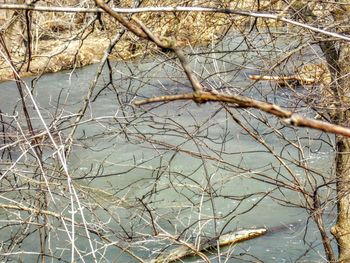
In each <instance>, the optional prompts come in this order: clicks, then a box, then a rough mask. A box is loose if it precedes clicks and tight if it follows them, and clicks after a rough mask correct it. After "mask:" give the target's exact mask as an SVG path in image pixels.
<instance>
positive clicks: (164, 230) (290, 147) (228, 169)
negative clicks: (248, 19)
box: [0, 39, 335, 262]
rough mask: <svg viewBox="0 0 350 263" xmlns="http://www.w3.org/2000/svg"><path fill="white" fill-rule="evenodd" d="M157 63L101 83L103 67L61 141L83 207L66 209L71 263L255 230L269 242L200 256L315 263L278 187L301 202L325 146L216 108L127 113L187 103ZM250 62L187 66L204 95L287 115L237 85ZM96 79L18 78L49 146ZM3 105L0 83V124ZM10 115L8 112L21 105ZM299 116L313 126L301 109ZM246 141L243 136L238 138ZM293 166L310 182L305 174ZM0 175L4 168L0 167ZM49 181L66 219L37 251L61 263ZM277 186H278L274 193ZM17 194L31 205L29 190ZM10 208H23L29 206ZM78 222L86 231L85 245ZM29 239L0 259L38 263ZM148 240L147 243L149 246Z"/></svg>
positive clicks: (64, 248)
mask: <svg viewBox="0 0 350 263" xmlns="http://www.w3.org/2000/svg"><path fill="white" fill-rule="evenodd" d="M254 41H257V43H258V42H259V40H254ZM238 43H240V44H238ZM245 47H246V45H245V44H242V43H241V42H240V40H239V39H238V40H237V39H236V40H234V41H227V42H224V43H223V44H222V46H221V47H220V46H219V47H218V48H219V49H220V48H221V49H223V50H239V49H244V48H245ZM266 48H268V46H266ZM202 50H203V49H197V50H193V52H194V53H196V52H200V51H202ZM169 56H170V57H169V60H168V59H164V58H160V57H153V58H149V59H146V60H144V61H135V62H129V63H122V62H118V63H115V64H114V65H113V82H112V83H113V85H111V83H109V75H108V74H107V70H106V69H105V74H104V75H103V79H102V80H100V81H99V82H98V85H97V87H96V89H95V90H94V92H93V96H92V99H93V100H92V101H91V103H90V104H89V107H88V108H87V112H86V114H85V117H84V118H83V120H82V121H83V122H82V124H81V125H79V127H78V129H77V131H76V133H75V135H74V138H75V143H74V144H73V147H72V152H71V154H70V156H69V158H68V160H67V164H68V170H69V173H70V175H71V177H72V178H73V184H74V186H75V189H76V191H77V192H78V194H79V197H80V202H81V205H82V206H83V208H84V210H83V211H84V213H83V214H82V213H80V212H79V209H78V203H77V201H76V200H75V201H74V202H73V203H74V204H75V209H77V211H78V212H77V213H76V215H75V218H74V220H76V222H78V225H77V226H76V228H75V231H76V239H75V245H76V252H75V257H76V258H79V260H78V261H79V262H83V261H85V262H93V258H94V255H93V254H92V253H91V252H90V251H91V250H95V257H96V258H100V262H136V259H135V258H133V257H132V256H130V254H128V253H127V252H125V251H124V252H123V251H122V250H121V248H122V249H125V248H127V249H129V250H130V251H132V252H133V253H135V254H137V255H138V256H139V257H141V258H143V259H145V260H146V259H151V258H153V257H155V256H156V255H157V253H158V252H161V250H162V249H164V248H166V247H167V245H169V244H172V243H174V239H176V238H177V237H179V238H180V240H182V241H188V242H194V240H197V241H198V237H199V236H202V237H204V236H215V235H216V234H218V233H221V232H227V231H229V230H234V229H240V228H251V227H262V226H266V227H268V228H271V229H272V231H271V232H269V234H267V235H265V236H263V237H260V238H257V239H254V240H250V241H246V242H243V243H240V244H238V245H237V246H235V247H234V249H226V252H228V253H227V254H224V255H223V256H221V258H220V259H218V258H217V254H216V256H212V259H213V261H214V262H223V261H224V260H227V262H247V261H248V262H251V261H253V262H260V261H263V262H294V261H297V260H298V262H326V260H325V258H324V253H323V250H322V243H321V239H320V236H319V233H318V232H317V229H316V227H315V225H314V224H313V222H312V220H311V219H310V220H309V219H308V214H307V213H306V211H305V210H304V209H302V208H300V207H298V206H303V205H305V202H306V201H305V199H304V197H303V196H302V195H301V194H300V193H298V192H295V191H292V190H291V189H288V185H292V186H295V182H296V180H298V181H299V185H300V186H301V187H304V189H305V190H306V191H309V190H310V188H311V187H312V186H314V185H317V183H318V182H322V177H321V176H320V175H318V173H320V174H321V175H323V176H328V177H329V180H331V179H332V165H331V163H332V158H333V157H332V148H331V147H330V146H329V145H328V144H327V143H325V142H327V141H329V140H332V138H329V137H327V136H326V135H322V134H320V133H319V132H317V131H313V130H312V131H311V130H310V131H309V130H306V129H300V130H296V129H293V128H291V127H284V126H283V125H282V124H281V122H280V121H279V120H277V119H275V118H273V117H271V116H267V115H265V114H262V113H261V112H259V111H256V110H247V109H234V108H231V109H229V111H230V112H231V113H232V115H233V116H234V118H236V120H239V121H240V123H241V125H239V124H238V123H237V122H235V121H234V120H233V117H232V116H230V114H229V113H228V111H227V109H224V108H223V107H222V106H221V105H219V104H216V103H206V104H204V105H196V104H195V103H192V102H188V101H176V102H171V103H168V104H160V105H159V104H157V105H151V104H150V105H145V106H143V107H141V108H136V107H134V106H133V104H132V102H133V101H134V100H137V99H140V98H145V97H152V96H159V95H168V94H178V93H182V92H189V91H190V88H189V83H188V81H186V79H185V77H184V74H183V72H182V71H181V70H180V68H179V65H178V64H174V62H173V61H172V60H171V59H170V58H171V54H169ZM256 57H257V53H256V52H251V53H248V54H246V55H245V57H242V53H239V52H238V53H234V52H232V53H230V54H225V55H224V56H223V55H220V57H219V55H215V54H212V55H210V56H201V57H197V56H193V60H192V62H191V65H192V66H193V67H194V68H195V71H196V73H197V74H198V75H200V76H201V79H202V80H203V83H204V84H205V85H206V86H208V87H213V88H220V87H225V90H226V91H228V92H237V91H239V92H241V93H243V94H247V95H249V96H252V97H254V98H257V99H261V100H266V101H269V102H273V103H278V104H281V105H284V106H286V107H288V106H293V105H294V103H295V100H294V95H295V91H290V90H288V89H282V90H276V89H275V87H274V86H271V85H267V84H256V85H254V86H252V85H251V83H250V82H248V81H247V76H248V75H249V74H254V73H256V68H259V67H262V61H261V59H256ZM96 69H97V65H93V66H89V67H86V68H84V69H79V70H75V71H74V72H60V73H55V74H47V75H44V76H42V77H41V78H40V79H39V80H38V81H37V82H36V81H34V82H31V81H30V79H26V83H27V84H28V86H29V87H30V88H31V89H32V92H33V95H34V97H35V100H36V102H37V104H38V105H39V107H40V111H41V113H42V115H43V116H44V118H45V121H46V124H47V125H50V127H51V128H52V129H53V130H61V132H60V133H58V134H57V138H55V140H56V142H57V143H58V144H60V143H61V144H63V141H64V140H65V138H66V136H67V135H68V134H69V132H70V131H71V125H72V123H73V122H74V119H75V117H76V113H77V112H78V111H79V109H81V107H82V104H83V101H84V97H85V96H86V93H87V91H88V88H89V84H90V82H91V80H92V79H93V77H94V74H95V71H96ZM223 71H225V74H223V73H222V72H223ZM108 83H109V84H108ZM297 92H300V93H302V92H303V91H302V90H297ZM27 101H28V105H31V104H32V103H31V102H30V100H29V98H28V97H27ZM15 104H18V95H17V91H16V89H15V84H14V83H13V82H7V83H3V84H1V97H0V105H1V106H0V108H1V110H2V112H5V113H10V114H15V112H14V113H13V112H12V109H13V106H14V105H15ZM300 105H301V107H300V108H301V109H302V108H303V107H302V104H299V106H300ZM29 110H30V112H31V113H32V114H33V115H32V116H33V118H32V121H33V124H34V126H35V129H39V130H42V129H43V126H42V124H41V122H40V120H39V118H38V116H37V115H35V111H34V110H33V106H30V107H29ZM17 111H18V112H20V106H18V108H17ZM302 113H304V114H309V115H310V116H311V114H312V113H311V112H306V110H303V112H302ZM4 118H7V119H8V120H13V118H11V117H4ZM13 123H14V124H13V125H14V126H16V127H17V128H18V127H22V128H25V126H26V125H25V123H24V121H23V118H22V117H21V116H20V117H19V119H18V123H16V122H13ZM245 129H248V130H249V131H250V132H251V133H252V134H255V135H254V136H251V135H249V134H248V132H247V131H246V130H245ZM319 138H321V139H322V140H319ZM259 141H260V143H259ZM23 147H27V146H26V145H24V146H23ZM16 150H17V151H18V150H19V149H18V148H16V147H15V148H14V153H13V158H18V157H19V156H20V155H19V152H16ZM28 152H29V153H30V150H28ZM54 156H55V153H54V150H53V149H52V148H50V147H46V148H45V151H44V157H45V158H46V160H47V162H48V163H49V164H50V163H51V164H52V167H56V168H57V167H58V166H55V165H56V163H57V158H56V159H55V158H54ZM276 156H281V157H282V158H281V159H278V158H276ZM25 157H26V156H23V157H22V158H21V159H20V161H19V162H18V169H20V168H21V167H23V165H22V162H23V163H24V162H25V161H26V160H27V159H25ZM28 158H29V160H30V157H28ZM303 159H305V161H304V162H302V160H303ZM4 162H5V159H4ZM300 164H303V165H307V166H309V167H310V169H313V171H310V172H305V170H304V169H302V168H300ZM2 167H4V168H3V170H5V169H7V168H8V166H2ZM16 167H17V166H16ZM47 167H50V166H49V165H48V166H47ZM27 169H29V168H27ZM288 170H289V171H290V172H288ZM50 171H51V170H50ZM51 176H52V177H51ZM293 176H294V177H293ZM307 177H308V178H310V180H309V181H308V180H306V178H307ZM48 178H49V181H50V182H52V183H55V185H54V184H53V185H52V186H50V188H51V189H52V192H53V195H52V197H53V200H55V203H54V202H53V200H51V201H50V202H49V206H48V208H47V209H48V210H52V211H58V212H59V213H61V215H62V216H65V217H66V219H60V220H58V219H57V218H56V219H55V218H53V219H50V220H49V222H50V225H51V227H52V229H54V230H52V234H50V235H49V237H48V238H47V240H48V241H47V242H48V245H47V246H48V247H49V248H50V253H51V254H52V255H54V257H52V258H50V257H48V258H49V260H52V262H56V261H57V260H63V259H65V260H67V261H69V260H70V256H71V243H72V242H71V241H70V238H71V236H70V235H72V230H71V223H70V222H69V220H68V219H69V218H72V213H71V212H70V211H71V209H72V207H71V205H72V202H71V201H70V198H71V196H70V195H69V192H68V190H67V189H68V186H67V179H66V177H64V176H62V175H59V174H51V173H50V172H49V173H48ZM20 180H22V179H20ZM327 180H328V179H327ZM276 181H278V182H279V183H280V184H283V183H284V184H286V187H279V188H278V187H276V186H275V185H274V184H275V183H276ZM310 182H311V183H310ZM4 185H6V183H4ZM57 185H59V186H57ZM7 187H9V186H7ZM23 191H24V190H23V189H22V190H15V191H14V192H12V193H8V192H4V193H2V194H1V202H4V203H7V202H8V199H12V200H15V199H16V195H17V193H20V192H21V193H22V192H23ZM320 191H324V194H323V196H324V198H326V195H327V194H328V193H329V191H330V189H329V188H327V187H324V188H321V189H320ZM330 193H331V194H330V198H331V197H332V192H330ZM24 195H28V196H29V197H31V198H32V197H33V195H35V191H34V193H33V191H29V192H28V193H25V194H24ZM46 195H48V193H47V192H46ZM48 198H51V197H48ZM17 200H22V201H23V200H26V199H21V198H19V199H17ZM23 202H25V203H26V204H28V206H29V203H30V202H28V201H23ZM326 205H327V209H326V210H327V212H328V214H327V215H326V216H325V217H324V219H325V221H326V223H327V226H330V225H331V224H332V223H333V220H334V217H335V213H334V211H333V210H332V203H326ZM82 215H84V217H85V218H84V220H83V218H82ZM26 216H28V214H27V213H25V212H23V214H21V215H19V216H18V217H17V218H21V219H22V220H23V218H25V217H26ZM2 219H3V224H5V223H6V222H8V220H13V217H12V216H11V215H6V214H5V213H2ZM42 220H43V219H42ZM33 222H34V221H33ZM82 222H86V223H87V225H88V229H91V231H90V232H89V231H88V232H89V233H87V232H86V231H85V230H84V226H83V223H82ZM18 228H19V229H20V227H16V226H13V227H12V228H11V227H5V228H4V229H18ZM35 229H36V227H35V224H34V225H32V226H30V227H29V230H27V231H29V232H30V230H32V231H33V234H31V235H29V236H28V238H26V239H25V240H24V241H23V242H22V245H21V246H20V247H17V248H16V249H15V250H14V251H15V252H17V254H16V253H13V256H12V259H13V260H14V261H16V260H18V259H19V258H21V259H24V258H25V259H26V260H25V262H35V261H36V259H37V255H33V253H28V254H26V253H24V251H31V252H32V251H36V252H39V251H40V250H39V249H38V246H37V245H36V244H37V243H38V238H39V235H38V233H36V232H35ZM306 229H307V231H306ZM92 230H94V231H95V232H94V231H92ZM155 232H157V233H158V234H159V235H158V236H156V237H155V235H154V234H155ZM69 233H70V234H69ZM97 233H99V235H100V237H99V236H98V235H97ZM305 233H306V234H305ZM11 235H13V233H9V232H5V231H0V236H1V240H7V238H10V236H11ZM101 235H103V237H101ZM304 235H305V238H304ZM89 240H90V241H89ZM7 242H8V241H7ZM113 242H114V243H113ZM5 243H6V242H5ZM175 243H176V242H175ZM92 248H93V249H92ZM170 248H171V247H170ZM170 248H169V249H170ZM307 250H309V252H308V253H306V254H305V251H307ZM11 252H13V251H11ZM304 254H305V255H304ZM209 256H210V255H209ZM196 260H198V258H194V257H193V258H188V259H186V260H185V261H188V262H192V261H196ZM259 260H260V261H259Z"/></svg>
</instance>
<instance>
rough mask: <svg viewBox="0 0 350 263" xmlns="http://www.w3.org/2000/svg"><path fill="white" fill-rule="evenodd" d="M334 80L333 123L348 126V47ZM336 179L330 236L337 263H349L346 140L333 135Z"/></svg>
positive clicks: (349, 150)
mask: <svg viewBox="0 0 350 263" xmlns="http://www.w3.org/2000/svg"><path fill="white" fill-rule="evenodd" d="M338 66H339V72H338V74H337V75H338V76H337V79H336V83H337V86H338V88H339V89H338V91H340V92H339V93H340V98H339V102H338V105H337V107H338V110H337V114H336V116H335V117H334V121H335V122H336V123H337V124H341V125H344V126H348V127H349V126H350V111H349V109H350V103H349V101H350V99H349V91H350V76H349V75H350V74H349V73H350V44H349V43H344V44H342V45H341V46H340V50H339V59H338ZM336 147H337V148H336V149H337V153H336V159H335V161H336V178H337V201H338V204H337V207H338V218H337V223H336V225H335V226H334V227H333V228H332V234H333V235H334V237H335V238H336V240H337V242H338V250H339V259H338V260H339V261H338V262H350V138H345V137H342V136H336Z"/></svg>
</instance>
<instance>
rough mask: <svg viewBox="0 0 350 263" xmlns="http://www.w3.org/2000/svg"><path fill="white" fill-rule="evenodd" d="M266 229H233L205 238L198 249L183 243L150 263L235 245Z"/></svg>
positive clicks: (159, 262)
mask: <svg viewBox="0 0 350 263" xmlns="http://www.w3.org/2000/svg"><path fill="white" fill-rule="evenodd" d="M266 231H267V229H266V228H256V229H242V230H237V231H232V232H229V233H226V234H223V235H221V236H219V237H216V238H212V239H209V240H205V241H204V242H202V244H200V246H199V248H198V249H194V248H193V245H188V246H185V245H181V246H180V247H178V248H176V249H173V250H171V251H165V252H163V253H161V254H160V255H159V256H158V257H157V258H155V259H153V260H151V261H150V263H168V262H173V261H176V260H179V259H182V258H185V257H187V256H194V255H196V254H197V255H199V254H202V253H201V252H203V251H206V250H213V249H215V248H217V246H218V245H219V246H220V247H223V246H228V245H234V244H236V243H239V242H242V241H245V240H250V239H253V238H256V237H259V236H261V235H263V234H265V233H266Z"/></svg>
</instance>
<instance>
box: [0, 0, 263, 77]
mask: <svg viewBox="0 0 350 263" xmlns="http://www.w3.org/2000/svg"><path fill="white" fill-rule="evenodd" d="M75 2H76V3H75ZM75 2H74V1H72V0H69V1H63V2H62V1H55V0H50V1H45V4H47V5H61V6H65V5H66V6H67V5H68V6H78V5H79V6H82V7H92V6H94V3H93V1H84V2H80V3H79V1H75ZM131 2H132V1H121V4H120V5H121V6H128V7H130V6H131ZM192 2H196V3H195V4H197V5H201V6H219V7H222V8H228V7H229V8H235V9H244V8H247V7H248V6H249V8H250V9H252V8H255V7H254V5H255V3H256V2H255V1H218V3H219V4H218V3H216V2H215V1H180V2H176V5H192V4H193V3H192ZM169 5H174V1H170V0H161V1H159V0H148V1H144V3H143V6H169ZM2 12H4V11H2ZM6 16H7V18H9V19H8V20H9V21H11V22H8V23H7V24H6V25H4V26H3V27H2V29H3V30H4V32H5V40H6V44H7V47H11V48H9V51H10V53H11V59H12V60H13V62H14V63H15V64H16V65H17V68H21V70H20V73H21V75H22V76H27V75H37V74H41V73H44V72H57V71H60V70H64V69H71V68H74V67H82V66H86V65H89V64H92V63H96V62H98V61H99V60H100V59H101V58H102V56H103V54H104V52H105V50H106V48H107V47H108V45H109V42H110V39H111V38H112V36H113V35H115V34H116V32H118V31H119V30H120V29H121V28H120V26H119V25H118V24H117V23H116V22H115V21H114V20H111V19H110V18H109V17H108V16H105V15H104V16H102V19H101V20H96V16H95V15H93V14H66V13H39V12H33V13H32V14H31V23H30V30H31V34H30V36H31V37H30V38H31V41H30V43H31V45H30V48H31V61H30V67H29V70H28V71H27V70H26V69H27V65H28V55H29V54H28V49H27V47H28V46H27V45H26V44H25V42H26V39H27V38H28V37H27V31H26V24H27V22H26V18H25V15H24V12H18V13H17V12H8V13H7V15H6ZM137 16H138V18H139V19H140V20H141V21H143V22H144V23H145V24H146V25H147V26H148V27H149V28H150V29H151V30H152V31H153V32H154V33H155V34H157V35H160V36H163V37H172V38H175V39H176V40H177V41H178V43H180V45H182V46H189V45H203V44H207V43H210V42H212V41H216V40H217V39H219V38H220V37H221V36H222V35H223V34H225V33H226V32H227V31H228V30H230V29H231V30H239V31H242V30H244V29H246V27H247V25H249V23H250V22H251V21H250V20H249V19H248V18H243V17H237V16H235V17H233V16H229V15H224V14H213V13H176V14H175V13H144V14H139V15H137ZM101 21H102V23H101ZM89 23H91V25H90V26H87V25H88V24H89ZM149 47H152V46H147V45H146V43H145V42H140V41H138V40H137V39H135V38H134V37H133V36H132V35H126V36H125V37H124V38H123V39H122V40H121V41H120V42H119V43H118V44H117V45H116V47H115V48H114V50H113V52H112V54H111V58H112V59H133V58H137V57H139V56H141V55H145V53H147V52H152V50H151V49H150V48H149ZM8 79H12V71H11V69H10V67H9V65H8V63H6V62H4V59H0V81H1V80H2V81H3V80H8Z"/></svg>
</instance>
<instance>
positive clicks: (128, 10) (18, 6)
mask: <svg viewBox="0 0 350 263" xmlns="http://www.w3.org/2000/svg"><path fill="white" fill-rule="evenodd" d="M100 3H101V2H100ZM0 9H5V10H6V9H7V10H30V11H39V12H64V13H101V12H103V10H104V9H103V8H102V9H101V8H81V7H58V6H49V7H48V6H37V5H26V4H0ZM110 9H111V10H112V11H113V12H114V13H124V14H136V13H145V12H209V13H223V14H233V15H239V16H248V17H254V18H264V19H271V20H276V21H283V22H285V23H288V24H292V25H295V26H298V27H302V28H306V29H309V30H311V31H314V32H318V33H321V34H324V35H327V36H331V37H336V38H339V39H343V40H346V41H350V36H347V35H342V34H338V33H335V32H331V31H327V30H324V29H321V28H317V27H314V26H311V25H308V24H305V23H300V22H298V21H295V20H292V19H289V18H285V17H284V16H282V15H280V14H271V13H266V12H251V11H244V10H234V9H227V8H213V7H188V6H176V7H172V6H165V7H141V8H110ZM104 11H105V10H104Z"/></svg>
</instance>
